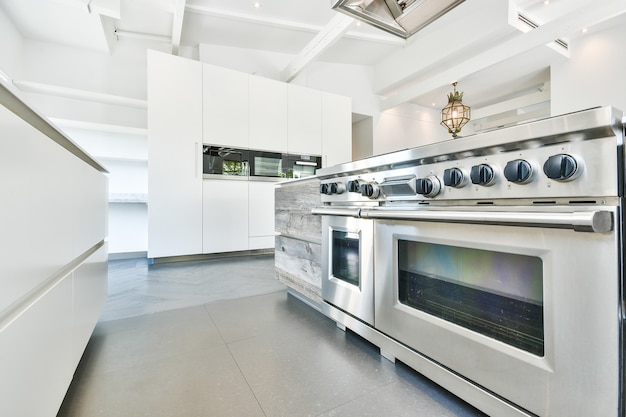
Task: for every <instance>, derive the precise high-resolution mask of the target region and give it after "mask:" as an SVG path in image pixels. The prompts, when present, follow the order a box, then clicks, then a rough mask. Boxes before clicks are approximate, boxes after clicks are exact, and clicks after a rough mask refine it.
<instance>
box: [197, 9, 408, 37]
mask: <svg viewBox="0 0 626 417" xmlns="http://www.w3.org/2000/svg"><path fill="white" fill-rule="evenodd" d="M185 10H186V11H187V12H189V13H195V14H201V15H205V16H213V17H218V18H220V19H230V20H237V21H240V22H246V23H254V24H257V25H265V26H271V27H275V28H283V29H290V30H299V31H302V32H311V33H318V32H319V31H320V30H323V29H324V28H323V27H321V26H316V25H310V24H307V23H301V22H294V21H289V20H281V19H271V18H266V17H261V16H259V15H253V14H247V13H238V12H233V11H231V10H223V9H216V8H214V7H206V6H200V5H197V4H187V6H186V7H185ZM345 36H346V37H347V38H352V39H357V40H365V41H372V42H380V43H386V44H390V45H400V46H402V45H405V43H406V42H405V41H404V40H403V39H400V38H398V37H397V36H393V35H389V34H387V33H384V32H381V33H380V34H372V33H362V32H347V33H346V34H345Z"/></svg>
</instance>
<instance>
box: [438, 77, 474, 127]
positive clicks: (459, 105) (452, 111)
mask: <svg viewBox="0 0 626 417" xmlns="http://www.w3.org/2000/svg"><path fill="white" fill-rule="evenodd" d="M456 84H457V83H456V81H455V82H453V83H452V87H453V88H454V91H453V92H452V93H450V94H448V104H446V106H445V107H444V108H443V109H441V125H442V126H443V127H445V128H447V129H448V133H451V134H452V137H453V138H456V134H457V133H459V132H460V131H461V128H462V127H463V126H465V124H466V123H467V122H469V121H470V107H469V106H466V105H465V104H463V92H461V93H459V92H458V91H456Z"/></svg>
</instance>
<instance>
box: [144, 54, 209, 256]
mask: <svg viewBox="0 0 626 417" xmlns="http://www.w3.org/2000/svg"><path fill="white" fill-rule="evenodd" d="M148 52H149V54H148V100H149V106H148V135H149V150H148V158H149V163H148V178H149V182H148V194H149V196H150V197H149V203H148V257H150V258H155V257H162V256H179V255H191V254H197V253H201V252H202V228H201V226H200V225H201V224H202V164H201V156H202V155H201V153H202V149H201V146H202V64H201V63H200V62H197V61H192V60H189V59H183V58H180V57H176V56H172V55H167V54H162V53H158V52H154V51H148ZM173 78H174V79H173ZM174 81H175V82H176V88H173V87H172V83H173V82H174Z"/></svg>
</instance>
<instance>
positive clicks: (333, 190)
mask: <svg viewBox="0 0 626 417" xmlns="http://www.w3.org/2000/svg"><path fill="white" fill-rule="evenodd" d="M344 191H346V186H345V185H343V183H341V182H333V183H332V184H330V194H343V192H344Z"/></svg>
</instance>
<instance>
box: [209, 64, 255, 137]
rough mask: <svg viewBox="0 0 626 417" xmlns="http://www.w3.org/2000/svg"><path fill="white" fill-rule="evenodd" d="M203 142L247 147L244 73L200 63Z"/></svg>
mask: <svg viewBox="0 0 626 417" xmlns="http://www.w3.org/2000/svg"><path fill="white" fill-rule="evenodd" d="M202 68H203V69H202V72H203V76H202V95H203V104H204V109H203V112H202V120H203V130H204V136H203V137H204V142H205V143H210V144H212V145H225V146H232V147H235V148H237V147H239V148H247V147H248V74H245V73H242V72H238V71H232V70H229V69H226V68H221V67H216V66H213V65H208V64H204V65H203V66H202Z"/></svg>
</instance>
